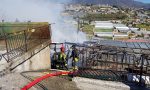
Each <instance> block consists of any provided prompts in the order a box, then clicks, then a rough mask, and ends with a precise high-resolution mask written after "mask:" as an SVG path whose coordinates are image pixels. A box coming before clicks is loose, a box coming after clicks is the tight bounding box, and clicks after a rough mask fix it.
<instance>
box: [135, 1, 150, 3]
mask: <svg viewBox="0 0 150 90" xmlns="http://www.w3.org/2000/svg"><path fill="white" fill-rule="evenodd" d="M135 1H140V2H144V3H150V0H135Z"/></svg>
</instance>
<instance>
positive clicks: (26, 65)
mask: <svg viewBox="0 0 150 90" xmlns="http://www.w3.org/2000/svg"><path fill="white" fill-rule="evenodd" d="M44 46H45V45H39V46H37V47H35V48H33V49H32V50H30V51H28V52H26V53H24V54H23V55H21V56H19V57H17V58H15V59H14V60H12V61H11V62H9V63H7V62H6V60H5V59H4V58H2V60H1V61H0V74H1V72H3V73H4V74H7V73H10V70H11V69H12V68H15V69H14V70H12V72H23V71H32V70H42V69H50V68H51V67H50V66H51V64H50V48H49V47H48V46H47V47H44ZM40 50H41V51H40ZM39 51H40V52H39ZM20 63H22V64H20ZM19 64H20V65H19ZM18 65H19V66H18ZM16 66H17V67H16ZM3 73H2V74H3Z"/></svg>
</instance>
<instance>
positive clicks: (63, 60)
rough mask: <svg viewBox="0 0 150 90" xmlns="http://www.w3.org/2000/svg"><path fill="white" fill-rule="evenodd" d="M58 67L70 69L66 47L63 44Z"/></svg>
mask: <svg viewBox="0 0 150 90" xmlns="http://www.w3.org/2000/svg"><path fill="white" fill-rule="evenodd" d="M57 68H58V69H66V70H67V69H68V68H67V61H66V54H65V48H64V47H63V46H62V47H61V48H60V53H59V55H58V61H57Z"/></svg>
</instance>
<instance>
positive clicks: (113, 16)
mask: <svg viewBox="0 0 150 90" xmlns="http://www.w3.org/2000/svg"><path fill="white" fill-rule="evenodd" d="M125 18H127V15H125V14H123V13H120V12H119V13H115V14H87V15H86V16H84V17H83V18H82V19H84V20H89V22H91V21H105V20H118V19H121V20H122V19H125Z"/></svg>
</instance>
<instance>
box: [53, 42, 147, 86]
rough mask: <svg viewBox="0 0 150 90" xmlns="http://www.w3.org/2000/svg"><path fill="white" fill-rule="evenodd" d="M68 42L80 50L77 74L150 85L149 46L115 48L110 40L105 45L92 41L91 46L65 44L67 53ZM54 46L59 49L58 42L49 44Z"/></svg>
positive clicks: (68, 50) (68, 53) (68, 51)
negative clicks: (144, 47)
mask: <svg viewBox="0 0 150 90" xmlns="http://www.w3.org/2000/svg"><path fill="white" fill-rule="evenodd" d="M120 43H121V42H120ZM71 45H76V48H77V49H78V51H79V61H78V63H77V65H78V67H79V70H78V73H77V74H76V75H77V76H80V77H87V78H94V79H101V80H108V81H119V82H123V83H126V84H127V83H131V84H137V85H142V86H144V85H145V86H149V85H150V56H149V51H150V50H149V49H146V50H145V51H144V50H143V48H141V49H140V48H138V49H137V50H135V49H136V48H130V47H124V46H122V47H121V45H120V47H118V46H113V45H111V44H109V43H108V45H102V44H98V43H95V42H93V44H91V45H88V44H86V43H84V44H75V43H66V44H65V45H64V46H65V47H66V54H67V56H68V55H70V53H71V50H70V49H71V48H70V47H71ZM114 45H115V43H114ZM56 46H57V47H56ZM52 47H54V48H52ZM57 48H58V50H59V48H60V44H58V45H57V44H53V45H51V49H52V50H53V49H54V50H55V49H57ZM141 51H142V52H141ZM69 60H71V59H69V58H68V62H69Z"/></svg>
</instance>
